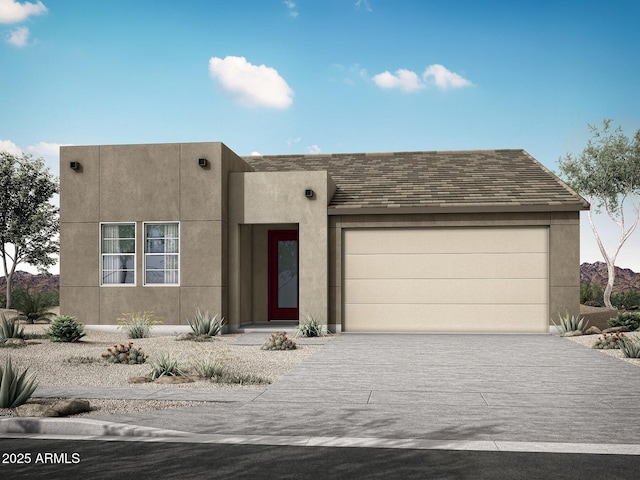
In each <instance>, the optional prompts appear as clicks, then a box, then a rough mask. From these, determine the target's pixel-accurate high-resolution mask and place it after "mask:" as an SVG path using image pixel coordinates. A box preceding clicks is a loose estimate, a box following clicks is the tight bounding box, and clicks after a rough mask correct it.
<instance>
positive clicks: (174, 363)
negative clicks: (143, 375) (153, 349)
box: [149, 353, 184, 380]
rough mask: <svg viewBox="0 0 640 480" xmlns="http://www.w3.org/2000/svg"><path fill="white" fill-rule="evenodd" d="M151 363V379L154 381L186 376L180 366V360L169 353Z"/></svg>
mask: <svg viewBox="0 0 640 480" xmlns="http://www.w3.org/2000/svg"><path fill="white" fill-rule="evenodd" d="M149 363H150V365H151V370H150V371H149V375H151V378H153V379H154V380H155V379H156V378H160V377H178V376H181V375H184V372H183V371H182V369H181V368H180V366H179V365H178V360H177V359H175V358H174V357H173V356H172V355H171V354H169V353H167V354H164V353H163V354H161V355H160V356H159V357H158V358H156V359H155V360H152V361H150V362H149Z"/></svg>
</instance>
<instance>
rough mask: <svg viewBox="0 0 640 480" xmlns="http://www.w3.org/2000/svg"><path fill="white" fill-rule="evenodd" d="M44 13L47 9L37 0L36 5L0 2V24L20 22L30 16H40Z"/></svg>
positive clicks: (10, 0)
mask: <svg viewBox="0 0 640 480" xmlns="http://www.w3.org/2000/svg"><path fill="white" fill-rule="evenodd" d="M46 12H47V7H45V6H44V4H43V3H42V2H41V1H39V0H38V2H37V3H29V2H24V3H20V2H16V1H15V0H0V23H17V22H22V21H23V20H26V19H27V18H28V17H29V16H31V15H42V14H43V13H46Z"/></svg>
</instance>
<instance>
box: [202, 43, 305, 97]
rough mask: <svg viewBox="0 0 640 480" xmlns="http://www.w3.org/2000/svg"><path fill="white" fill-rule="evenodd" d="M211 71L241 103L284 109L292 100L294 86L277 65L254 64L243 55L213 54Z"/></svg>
mask: <svg viewBox="0 0 640 480" xmlns="http://www.w3.org/2000/svg"><path fill="white" fill-rule="evenodd" d="M209 74H210V75H211V78H213V79H214V80H216V81H217V82H218V84H219V85H220V87H221V88H222V90H223V91H224V92H225V93H227V94H229V95H230V96H231V97H233V98H235V99H236V100H237V101H238V102H240V103H241V104H242V105H245V106H248V107H269V108H280V109H283V108H287V107H289V106H291V104H292V103H293V90H292V89H291V88H290V87H289V85H288V84H287V82H286V81H285V79H284V78H282V77H281V76H280V74H279V73H278V71H277V70H276V69H275V68H271V67H267V66H266V65H260V66H257V65H252V64H251V63H249V62H247V60H246V59H245V58H244V57H234V56H227V57H225V58H224V59H222V58H218V57H211V59H210V60H209Z"/></svg>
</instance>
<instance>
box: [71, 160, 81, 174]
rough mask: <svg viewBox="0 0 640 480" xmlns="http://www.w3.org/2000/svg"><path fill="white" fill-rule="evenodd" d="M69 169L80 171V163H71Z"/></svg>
mask: <svg viewBox="0 0 640 480" xmlns="http://www.w3.org/2000/svg"><path fill="white" fill-rule="evenodd" d="M69 168H71V170H75V171H76V172H77V171H78V170H80V162H69Z"/></svg>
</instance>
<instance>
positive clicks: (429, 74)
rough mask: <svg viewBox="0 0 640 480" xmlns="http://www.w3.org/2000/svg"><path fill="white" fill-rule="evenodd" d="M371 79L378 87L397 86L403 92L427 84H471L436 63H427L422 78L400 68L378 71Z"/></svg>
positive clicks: (436, 85)
mask: <svg viewBox="0 0 640 480" xmlns="http://www.w3.org/2000/svg"><path fill="white" fill-rule="evenodd" d="M373 81H374V83H375V84H376V85H377V86H379V87H380V88H398V89H400V90H402V91H403V92H416V91H418V90H422V89H423V88H425V87H427V86H435V87H436V88H438V89H440V90H447V89H449V88H463V87H470V86H472V85H473V83H471V82H470V81H469V80H467V79H466V78H463V77H462V76H460V75H458V74H457V73H454V72H451V71H449V70H447V69H446V68H445V67H443V66H442V65H438V64H434V65H429V66H428V67H427V68H426V69H425V71H424V73H423V74H422V78H420V77H418V74H417V73H415V72H413V71H411V70H406V69H404V68H401V69H399V70H396V73H395V74H393V73H390V72H388V71H386V72H382V73H379V74H378V75H375V76H374V77H373Z"/></svg>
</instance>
